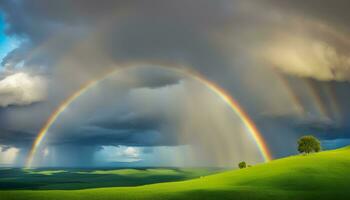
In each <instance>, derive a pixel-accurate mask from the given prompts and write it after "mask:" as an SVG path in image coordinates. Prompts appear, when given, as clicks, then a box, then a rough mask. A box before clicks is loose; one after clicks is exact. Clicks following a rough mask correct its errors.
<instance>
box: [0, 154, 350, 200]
mask: <svg viewBox="0 0 350 200" xmlns="http://www.w3.org/2000/svg"><path fill="white" fill-rule="evenodd" d="M95 173H100V172H95ZM0 199H23V200H30V199H49V200H51V199H52V200H53V199H57V200H58V199H65V200H69V199H89V200H104V199H152V200H153V199H198V200H199V199H201V200H202V199H244V200H253V199H254V200H255V199H259V200H263V199H266V200H271V199H278V200H287V199H290V200H292V199H298V200H301V199H313V200H315V199H350V147H346V148H342V149H338V150H333V151H325V152H321V153H317V154H311V155H307V156H303V155H298V156H292V157H288V158H284V159H279V160H275V161H272V162H270V163H267V164H261V165H257V166H253V167H250V168H246V169H242V170H233V171H227V172H222V173H218V174H214V175H208V176H205V177H200V178H196V179H192V180H187V181H179V182H169V183H158V184H151V185H145V186H136V187H112V188H98V189H85V190H44V191H43V190H37V191H31V190H12V191H8V190H6V191H0Z"/></svg>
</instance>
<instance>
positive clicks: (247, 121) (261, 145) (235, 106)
mask: <svg viewBox="0 0 350 200" xmlns="http://www.w3.org/2000/svg"><path fill="white" fill-rule="evenodd" d="M140 66H142V64H128V65H124V66H123V67H119V68H117V69H114V70H112V71H110V72H108V73H106V74H104V75H103V76H101V77H100V78H97V79H95V80H92V81H89V82H88V83H86V84H85V85H83V86H82V87H81V88H80V89H79V90H77V91H76V92H74V93H73V94H72V95H71V96H69V97H68V98H67V99H65V100H64V101H63V102H62V103H61V104H60V105H59V106H58V107H57V108H56V109H55V111H54V112H53V113H52V114H51V116H50V117H49V118H48V120H47V121H46V123H45V124H44V126H43V127H42V128H41V130H40V132H39V134H38V135H37V137H36V139H35V141H34V143H33V146H32V148H31V150H30V153H29V156H28V159H27V162H26V167H32V164H33V160H34V157H35V155H36V152H37V150H38V148H39V147H40V144H41V143H42V142H43V140H44V138H45V136H46V135H47V132H48V130H49V129H50V127H51V126H52V124H53V123H55V121H56V120H57V118H58V117H59V116H60V115H61V113H62V112H63V111H65V110H66V109H67V108H68V107H69V105H70V104H71V103H72V102H73V101H75V100H76V99H77V98H78V97H79V96H81V95H82V94H83V93H85V92H86V91H88V90H89V89H90V88H92V87H94V86H95V85H97V84H98V83H99V82H101V81H103V80H105V79H106V78H108V77H109V76H111V75H112V74H114V73H116V72H118V71H121V70H124V69H127V68H131V67H140ZM157 66H158V65H157ZM167 66H169V65H167ZM159 67H162V68H166V69H170V70H172V71H174V72H176V73H179V74H182V75H185V76H189V77H191V78H192V79H194V80H196V81H198V82H200V83H202V84H203V85H204V86H206V87H207V88H208V89H209V90H210V91H212V92H213V93H215V94H216V95H217V96H218V97H220V98H221V99H222V100H223V101H224V102H225V103H227V105H228V106H229V107H230V108H231V110H232V111H233V112H234V113H236V114H237V116H238V117H239V118H240V119H241V120H242V122H243V124H244V125H245V127H246V128H247V129H248V131H249V133H250V134H251V136H252V137H253V138H254V140H255V143H256V145H257V147H258V149H259V150H260V153H261V155H262V157H263V158H264V160H265V161H270V160H271V159H272V156H271V154H270V152H269V149H268V147H267V145H266V143H265V141H264V139H263V137H262V135H261V133H260V131H259V130H258V128H257V127H256V125H255V124H254V122H253V121H252V120H251V118H250V117H249V116H248V114H247V113H246V112H245V111H244V110H243V108H242V107H241V106H240V105H239V103H238V102H237V101H236V100H235V99H234V98H233V97H232V96H230V95H229V94H228V93H227V92H226V91H225V90H224V89H222V88H221V87H219V86H218V85H216V84H215V83H214V82H211V81H209V80H208V79H206V78H204V77H203V76H202V75H200V74H198V73H197V72H194V71H192V70H189V69H188V68H184V67H170V68H169V67H164V65H159Z"/></svg>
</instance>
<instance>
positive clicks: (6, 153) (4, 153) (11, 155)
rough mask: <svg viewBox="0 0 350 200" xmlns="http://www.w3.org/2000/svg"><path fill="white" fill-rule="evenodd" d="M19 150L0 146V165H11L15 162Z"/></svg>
mask: <svg viewBox="0 0 350 200" xmlns="http://www.w3.org/2000/svg"><path fill="white" fill-rule="evenodd" d="M18 152H19V149H17V148H14V147H10V148H7V147H5V146H0V164H5V165H11V164H13V163H14V161H15V160H16V157H17V154H18Z"/></svg>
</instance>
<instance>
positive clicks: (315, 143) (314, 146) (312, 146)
mask: <svg viewBox="0 0 350 200" xmlns="http://www.w3.org/2000/svg"><path fill="white" fill-rule="evenodd" d="M320 150H321V143H320V141H319V140H318V139H317V138H315V137H314V136H312V135H307V136H303V137H301V138H300V139H299V140H298V151H299V152H300V153H306V154H309V153H311V152H319V151H320Z"/></svg>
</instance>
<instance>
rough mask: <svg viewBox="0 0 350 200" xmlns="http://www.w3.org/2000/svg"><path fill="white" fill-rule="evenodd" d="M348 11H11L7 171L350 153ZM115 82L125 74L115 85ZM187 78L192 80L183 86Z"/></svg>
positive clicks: (238, 6) (2, 110) (290, 1)
mask: <svg viewBox="0 0 350 200" xmlns="http://www.w3.org/2000/svg"><path fill="white" fill-rule="evenodd" d="M349 6H350V3H349V2H348V1H346V0H337V1H328V0H317V1H316V0H310V1H306V2H305V1H301V0H286V1H278V0H249V1H246V0H217V1H211V0H193V1H187V0H178V1H170V0H155V1H152V2H148V1H141V0H131V1H130V0H128V1H126V0H102V1H97V0H76V1H69V0H61V1H54V0H52V1H50V0H49V1H48V0H16V1H10V0H0V63H1V64H0V65H1V66H0V165H1V166H24V165H25V163H26V160H27V159H28V155H29V152H30V150H31V147H32V145H33V142H34V141H35V138H36V137H37V136H38V134H39V132H40V130H41V129H42V127H43V126H44V125H45V123H46V122H47V121H48V120H49V118H50V116H51V115H52V113H54V111H55V109H56V108H57V107H59V106H60V105H62V103H63V102H65V100H66V99H67V98H69V97H70V96H71V95H72V94H74V93H75V92H76V91H79V89H80V88H82V87H84V85H86V84H87V83H90V82H91V81H93V80H100V79H101V77H103V76H104V74H109V75H108V76H107V77H105V78H104V79H103V80H100V81H98V82H97V83H96V84H94V85H93V86H92V87H90V88H89V89H87V90H86V91H85V92H83V93H82V94H81V95H79V97H78V98H75V99H74V101H73V102H72V103H71V104H69V105H68V106H67V108H66V109H65V110H64V111H63V112H62V113H61V114H60V115H59V117H58V118H57V119H56V120H55V121H54V123H53V124H52V125H51V126H50V127H49V129H48V131H47V134H46V136H45V137H44V139H43V141H42V143H41V144H40V147H39V148H37V151H36V154H35V156H34V165H35V166H50V167H59V166H70V167H73V166H79V167H94V166H116V167H118V166H119V167H129V166H137V167H139V166H179V167H182V166H220V167H232V166H236V165H237V163H238V162H239V161H242V160H245V161H247V162H248V163H252V164H255V163H261V162H264V158H263V156H262V155H261V150H260V149H259V146H258V145H257V144H256V140H255V139H254V137H252V135H251V133H250V131H249V128H247V126H246V125H245V124H244V121H242V119H241V118H240V116H239V114H237V112H233V111H232V109H231V108H230V106H229V105H228V104H227V102H225V100H223V99H222V97H220V96H218V95H217V94H215V92H213V89H212V88H210V87H208V85H206V84H205V83H203V81H200V80H198V78H196V77H198V76H199V75H198V74H200V77H201V79H203V80H205V81H204V82H209V83H212V84H213V85H216V86H217V87H219V88H220V89H221V90H222V91H225V93H226V94H227V95H229V96H232V97H233V98H234V99H235V100H236V101H237V102H238V103H239V105H240V107H241V109H242V110H244V111H245V112H246V113H247V116H249V118H250V119H251V120H252V122H253V123H254V124H255V126H256V127H257V129H258V130H259V131H260V132H261V138H262V140H263V141H264V143H265V144H266V146H267V148H268V149H269V151H270V152H271V154H272V157H273V158H280V157H283V156H288V155H292V154H296V153H297V148H296V146H297V143H296V142H297V139H298V138H299V137H300V136H302V135H310V134H311V135H314V136H316V137H318V138H319V139H320V140H321V142H322V145H323V148H324V149H334V148H338V147H341V146H345V145H349V144H350V126H349V124H350V123H349V112H348V111H349V110H350V109H349V108H350V106H349V101H348V99H349V98H350V84H349V81H350V55H349V52H350V51H349V50H350V36H349V35H350V34H349V31H350V30H349V27H350V26H349V25H350V24H349V23H350V20H349V19H350V15H349V12H348V11H347V8H348V7H349ZM111 71H115V73H109V72H111ZM179 71H181V72H180V73H179Z"/></svg>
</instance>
